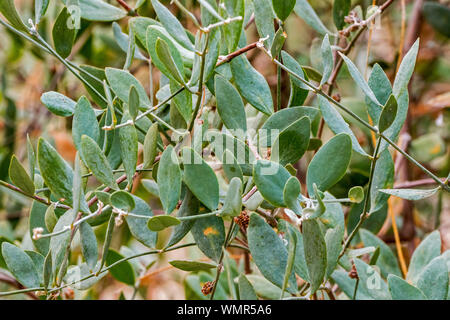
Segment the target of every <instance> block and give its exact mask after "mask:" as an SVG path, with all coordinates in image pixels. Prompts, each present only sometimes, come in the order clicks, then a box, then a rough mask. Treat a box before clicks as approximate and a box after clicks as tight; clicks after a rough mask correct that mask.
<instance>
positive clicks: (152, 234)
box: [0, 0, 450, 300]
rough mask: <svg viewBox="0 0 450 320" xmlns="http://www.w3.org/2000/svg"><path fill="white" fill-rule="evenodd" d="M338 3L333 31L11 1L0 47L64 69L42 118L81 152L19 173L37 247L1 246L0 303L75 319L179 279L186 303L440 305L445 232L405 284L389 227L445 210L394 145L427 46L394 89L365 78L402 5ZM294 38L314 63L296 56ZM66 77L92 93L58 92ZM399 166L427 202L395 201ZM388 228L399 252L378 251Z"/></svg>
mask: <svg viewBox="0 0 450 320" xmlns="http://www.w3.org/2000/svg"><path fill="white" fill-rule="evenodd" d="M328 2H329V3H331V4H332V8H333V9H332V13H331V14H329V17H326V18H327V20H326V22H325V20H323V21H322V20H321V19H322V18H323V17H322V16H321V17H319V15H318V14H317V13H316V11H315V9H314V8H313V3H312V1H309V2H308V1H307V0H220V1H216V0H197V1H183V0H173V1H171V2H170V4H169V2H168V1H166V2H163V1H158V0H139V1H125V0H121V1H104V0H63V1H58V0H54V1H49V0H35V1H34V6H32V7H28V4H27V5H25V4H23V3H21V4H22V5H21V6H20V7H16V4H17V3H18V1H16V2H14V1H13V0H2V1H0V12H1V14H2V17H1V18H0V24H1V25H2V31H1V32H2V38H3V37H6V35H7V34H8V35H9V37H11V39H13V40H12V41H15V42H16V43H14V44H11V46H13V45H14V46H20V47H24V46H26V49H28V48H29V49H30V50H31V51H32V52H34V55H35V56H36V59H41V60H40V64H41V65H42V68H44V69H48V64H49V62H48V61H50V60H51V61H53V63H56V66H57V67H55V68H56V69H55V70H56V71H55V70H54V71H53V74H52V75H51V77H52V79H53V80H51V83H52V84H51V86H50V90H45V92H43V93H42V94H41V95H40V102H39V103H40V108H45V107H46V110H48V111H50V113H51V115H50V117H49V118H48V119H49V120H48V121H49V122H52V121H64V122H65V123H66V124H67V127H68V128H70V130H71V138H72V140H73V145H74V148H75V152H76V154H75V156H74V157H71V158H70V157H69V158H68V157H67V156H64V157H63V155H62V153H61V151H60V147H58V145H57V144H55V140H54V139H52V138H51V134H49V133H48V132H46V131H45V128H44V130H43V132H44V133H43V134H42V137H36V136H35V135H34V134H33V135H32V132H27V133H29V134H30V137H28V138H27V140H26V146H25V145H24V146H23V149H24V152H21V151H20V153H19V154H18V155H12V156H11V155H10V156H9V157H8V158H7V159H8V164H9V170H8V174H7V175H6V176H5V177H4V178H3V180H1V181H0V183H1V186H2V187H3V188H2V192H5V193H4V196H3V197H4V198H5V197H8V198H9V199H12V200H11V201H17V200H14V199H20V201H21V203H24V204H23V205H24V206H25V207H26V208H29V209H28V210H29V211H28V214H27V215H24V218H23V219H22V218H21V219H22V220H26V223H25V224H26V225H27V228H28V229H27V231H26V232H23V228H21V227H19V226H17V227H16V230H15V232H14V234H13V233H10V234H8V233H6V232H0V242H1V255H0V268H2V270H1V271H0V272H1V273H2V274H4V275H5V279H9V280H10V281H9V282H8V283H9V285H8V286H6V287H2V288H4V291H3V292H0V297H7V296H13V297H17V296H18V295H19V294H27V295H28V296H29V297H31V298H35V299H67V298H73V297H75V298H77V299H82V298H84V297H87V296H88V293H89V292H96V290H97V289H96V287H97V286H98V283H99V282H103V281H104V279H105V277H109V278H111V277H112V278H114V279H115V280H116V281H118V282H121V283H123V284H124V286H130V287H133V288H134V292H135V293H134V295H133V297H132V298H134V297H135V296H136V295H143V297H144V298H145V293H143V292H145V291H143V290H142V289H143V288H144V287H145V283H143V281H142V279H144V278H145V277H147V276H148V275H149V274H151V273H152V272H153V271H155V270H157V268H163V267H167V265H170V266H171V267H173V268H174V269H175V270H176V272H177V273H178V277H177V279H178V281H181V282H182V283H181V284H182V285H184V288H185V298H186V299H299V300H300V299H447V298H448V296H449V276H448V272H449V270H450V269H449V266H450V263H449V262H450V254H449V253H450V251H445V252H444V253H442V252H441V238H440V233H439V231H437V230H435V231H433V232H431V233H429V232H427V233H429V234H427V235H423V240H422V241H421V243H420V244H419V246H418V247H417V248H416V249H415V250H414V252H413V254H412V256H411V258H410V259H409V265H408V266H407V265H406V264H405V257H404V253H403V251H402V249H401V243H400V241H401V239H399V238H398V239H397V237H398V231H397V223H396V220H395V218H394V216H393V214H394V213H392V212H391V211H392V210H393V209H392V203H391V200H392V199H395V198H401V199H404V201H417V200H423V199H425V198H429V197H432V196H434V195H436V194H438V195H439V197H440V198H441V201H442V197H448V192H449V191H450V187H449V185H448V178H449V177H448V176H447V178H441V177H439V176H438V173H436V172H437V171H439V172H440V171H442V170H436V169H435V168H431V167H430V166H428V165H425V164H423V163H422V162H429V160H428V159H425V160H423V161H422V160H421V159H424V158H425V156H424V155H423V153H425V151H424V152H422V153H421V152H417V147H415V148H414V150H415V151H414V152H413V153H411V154H410V153H408V152H407V151H405V150H406V149H407V148H406V147H405V145H404V143H403V144H402V143H400V142H399V136H400V134H401V132H402V130H404V129H405V121H406V119H407V117H408V108H409V105H410V101H409V95H410V89H409V87H408V86H409V85H410V80H411V77H412V76H413V72H414V68H415V64H416V60H417V56H418V52H419V47H420V46H421V43H420V40H419V39H417V40H415V42H413V43H411V45H410V46H409V47H408V48H407V50H405V51H404V52H403V53H401V54H400V56H399V57H398V58H397V59H398V67H397V68H396V69H397V70H396V71H395V73H392V74H389V77H388V75H387V74H386V73H385V69H386V68H391V66H386V65H380V64H377V63H373V64H369V65H368V68H366V69H368V70H365V71H364V70H362V68H361V66H360V64H359V63H358V64H357V63H356V62H355V60H353V59H352V57H353V51H354V48H355V45H356V43H358V42H359V41H362V40H361V39H363V37H364V36H367V34H368V33H372V32H377V30H376V28H377V27H380V25H383V23H384V22H383V20H382V17H383V15H385V14H386V13H387V12H389V10H391V8H392V7H394V6H396V5H399V4H397V2H398V1H393V0H386V1H375V3H376V4H378V5H376V6H372V7H368V8H366V7H362V6H361V5H359V1H356V2H357V4H355V1H353V2H351V1H350V0H334V1H328ZM435 5H437V4H432V6H431V9H430V6H428V5H427V9H426V10H428V11H430V10H431V11H432V10H434V9H433V8H432V7H434V6H435ZM363 8H364V9H363ZM440 10H444V11H445V10H446V11H445V12H446V13H444V15H445V14H447V16H448V10H449V9H448V8H446V7H444V6H442V7H441V8H440ZM428 11H427V12H428ZM431 11H430V12H431ZM444 11H439V12H440V13H439V14H441V13H442V12H444ZM29 13H32V14H29ZM29 17H31V18H29ZM294 20H295V21H303V22H302V23H303V24H302V25H303V27H304V28H309V29H308V30H310V32H311V33H314V36H315V37H316V40H315V44H314V48H312V49H314V50H311V56H310V59H309V61H314V63H306V62H305V61H304V60H305V59H302V60H299V59H297V58H296V52H295V50H292V51H291V52H288V49H289V48H292V44H289V43H288V41H289V37H290V34H291V33H293V34H295V33H296V29H295V27H294V28H293V27H289V21H294ZM328 20H330V21H328ZM333 22H334V26H333V25H332V24H333ZM436 29H437V30H444V31H445V28H442V27H441V26H440V25H437V26H436ZM447 32H448V29H447ZM294 36H295V35H293V37H294ZM99 37H100V38H102V39H103V40H104V41H105V43H107V44H108V45H107V46H106V49H105V48H103V50H99V51H98V52H99V53H98V54H96V53H95V50H97V49H96V45H97V42H98V39H100V38H99ZM296 41H297V40H296ZM2 45H3V44H2ZM102 46H103V47H104V44H103V45H102ZM3 49H4V48H3ZM369 50H370V48H369ZM368 52H370V51H368ZM258 54H259V56H258V57H259V59H262V60H261V61H264V67H263V68H261V66H259V67H257V66H256V65H255V63H254V60H253V59H250V57H255V56H256V55H258ZM111 56H112V57H113V58H111ZM49 59H50V60H49ZM306 60H308V59H306ZM46 61H47V64H46ZM300 61H302V62H300ZM86 62H88V63H87V64H85V63H86ZM262 69H268V70H272V69H273V70H275V77H272V78H271V77H269V76H267V74H266V73H264V75H263V73H261V71H262ZM394 69H395V66H394ZM64 72H66V73H70V74H71V76H74V77H72V78H71V79H70V83H71V84H72V83H75V84H76V85H78V84H82V85H83V86H84V88H80V89H78V88H77V87H76V86H74V88H77V89H75V90H62V88H64V87H65V84H64V83H60V82H61V79H64ZM143 73H144V74H145V75H144V76H143ZM345 73H346V74H348V75H349V76H348V77H347V82H348V83H349V82H350V81H351V84H350V85H354V87H353V89H352V92H353V96H356V97H363V98H362V99H360V102H359V105H358V106H357V107H355V106H354V105H351V104H350V102H349V100H348V99H346V98H349V97H351V94H349V96H346V95H347V93H346V92H347V91H346V90H344V89H343V88H342V87H341V84H340V81H341V80H342V79H345V75H343V74H345ZM71 76H69V75H68V77H71ZM347 85H348V84H347ZM6 89H7V86H6V84H5V85H4V86H3V88H2V92H3V93H4V94H5V92H6V91H5V90H6ZM272 89H273V90H272ZM75 95H77V96H75ZM341 95H342V97H341ZM11 103H13V102H11ZM44 106H45V107H44ZM2 116H3V117H5V121H8V118H7V117H8V115H2ZM6 124H8V122H6ZM447 133H448V132H447ZM437 139H438V140H439V141H441V140H440V139H439V136H438V137H437ZM435 141H436V139H435V140H429V142H428V143H435ZM414 143H415V144H416V145H417V144H419V145H420V143H421V142H420V141H417V140H415V141H413V144H414ZM426 144H427V143H426V142H425V143H424V142H422V145H426ZM442 148H443V149H445V144H444V146H443V147H442ZM411 149H412V148H411ZM395 158H397V159H399V158H400V159H402V160H401V161H402V162H403V166H407V165H408V166H410V168H414V170H416V172H419V174H418V175H420V176H421V177H422V178H424V179H427V184H428V185H432V187H428V188H425V189H424V188H421V187H418V186H420V184H419V183H416V184H415V183H410V184H411V185H412V187H408V186H406V187H405V186H403V187H398V188H395V187H394V186H395V185H394V182H397V180H396V177H397V175H396V173H397V170H396V169H397V166H396V165H395V163H396V162H394V159H395ZM24 159H26V160H24ZM446 159H447V160H448V156H447V158H446ZM405 163H406V164H405ZM446 168H447V171H448V165H447V166H446ZM444 170H445V168H444ZM447 175H448V173H447ZM415 186H417V187H415ZM24 199H27V200H24ZM388 211H390V212H391V213H390V216H389V217H387V212H388ZM391 218H392V219H393V220H392V232H393V234H394V236H395V237H396V240H395V245H396V248H397V251H394V250H393V248H394V246H390V245H388V244H387V243H386V242H384V241H383V240H382V238H381V237H379V236H377V234H378V233H379V231H380V229H381V228H382V227H383V224H384V222H385V221H386V220H387V221H391V220H390V219H391ZM7 223H8V220H7ZM403 223H406V222H405V221H403ZM11 225H12V224H11ZM22 225H23V224H22ZM11 228H12V227H11ZM388 228H390V226H388ZM0 231H1V229H0ZM428 231H430V230H428ZM174 251H177V252H183V254H179V255H177V256H176V257H177V258H173V257H174V256H173V255H171V253H173V252H174ZM394 252H395V253H394ZM180 257H184V258H180ZM2 279H3V277H2V278H0V281H1V280H2ZM72 290H74V291H72ZM91 297H92V295H91ZM123 297H124V295H123V294H122V295H121V298H123ZM127 298H129V297H127Z"/></svg>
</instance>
